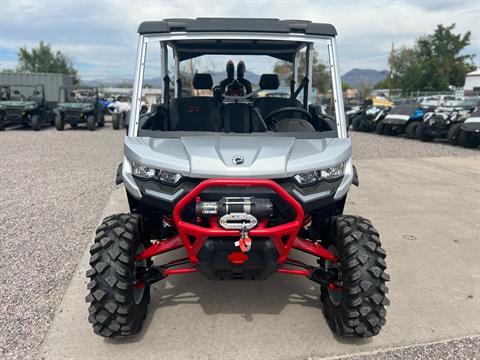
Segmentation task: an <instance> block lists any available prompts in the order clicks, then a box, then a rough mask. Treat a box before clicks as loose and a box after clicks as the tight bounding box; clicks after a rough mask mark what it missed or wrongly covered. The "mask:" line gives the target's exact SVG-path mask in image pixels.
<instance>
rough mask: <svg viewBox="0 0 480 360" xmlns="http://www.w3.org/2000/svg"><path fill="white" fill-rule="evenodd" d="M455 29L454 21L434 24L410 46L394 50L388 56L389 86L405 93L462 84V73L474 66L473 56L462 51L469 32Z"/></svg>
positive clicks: (463, 79)
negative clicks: (431, 29) (458, 31)
mask: <svg viewBox="0 0 480 360" xmlns="http://www.w3.org/2000/svg"><path fill="white" fill-rule="evenodd" d="M454 29H455V24H452V25H450V26H443V25H437V28H436V30H435V31H434V33H433V34H431V35H426V36H423V37H421V38H419V39H417V41H416V43H415V45H414V46H413V47H405V46H404V47H401V48H400V49H398V50H395V51H393V52H392V53H391V54H390V58H389V63H390V67H391V69H392V73H393V76H392V87H393V88H400V89H402V91H403V92H404V93H406V94H407V93H409V92H410V91H414V90H421V91H445V90H448V87H449V85H452V86H456V87H460V86H463V85H464V82H465V75H466V74H467V73H468V72H470V71H472V70H474V69H475V66H474V65H473V57H474V55H469V54H463V51H464V50H465V48H466V47H467V46H468V45H470V36H471V34H470V32H467V33H465V34H463V35H462V34H455V33H454Z"/></svg>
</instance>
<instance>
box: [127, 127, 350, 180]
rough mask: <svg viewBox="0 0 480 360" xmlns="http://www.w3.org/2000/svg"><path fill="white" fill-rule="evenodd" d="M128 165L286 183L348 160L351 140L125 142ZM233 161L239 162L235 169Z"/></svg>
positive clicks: (130, 139)
mask: <svg viewBox="0 0 480 360" xmlns="http://www.w3.org/2000/svg"><path fill="white" fill-rule="evenodd" d="M124 150H125V157H126V159H127V160H129V161H130V162H132V161H133V162H135V163H137V164H141V165H145V166H149V167H153V168H156V169H166V170H170V171H175V172H178V173H181V174H182V175H184V176H188V177H192V178H205V179H206V178H213V177H263V178H270V179H276V178H277V179H278V178H286V177H290V176H293V175H295V174H296V173H299V172H303V171H309V170H314V169H319V168H324V167H328V166H332V165H336V164H339V163H341V162H343V161H347V160H349V159H350V157H351V152H352V151H351V142H350V138H346V139H333V138H332V139H296V138H295V137H266V136H229V135H211V136H185V137H180V138H145V137H143V138H142V137H126V138H125V149H124ZM234 157H241V158H242V159H243V163H242V164H239V165H236V164H234V162H233V158H234Z"/></svg>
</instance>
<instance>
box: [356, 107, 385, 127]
mask: <svg viewBox="0 0 480 360" xmlns="http://www.w3.org/2000/svg"><path fill="white" fill-rule="evenodd" d="M389 111H390V108H388V107H379V106H367V107H364V108H363V111H361V112H360V113H359V114H357V115H356V116H355V117H354V118H353V120H352V126H353V129H354V130H356V131H362V132H372V131H375V129H376V126H377V124H378V122H379V121H381V120H383V119H384V118H385V116H386V115H387V114H388V112H389Z"/></svg>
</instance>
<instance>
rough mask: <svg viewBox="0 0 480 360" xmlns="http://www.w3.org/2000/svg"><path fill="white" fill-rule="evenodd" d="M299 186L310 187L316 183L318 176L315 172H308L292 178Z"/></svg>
mask: <svg viewBox="0 0 480 360" xmlns="http://www.w3.org/2000/svg"><path fill="white" fill-rule="evenodd" d="M293 178H294V179H295V181H296V182H297V183H298V184H299V185H311V184H314V183H316V182H317V180H318V176H317V172H316V171H309V172H304V173H300V174H297V175H295V176H294V177H293Z"/></svg>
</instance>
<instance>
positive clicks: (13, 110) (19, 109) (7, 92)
mask: <svg viewBox="0 0 480 360" xmlns="http://www.w3.org/2000/svg"><path fill="white" fill-rule="evenodd" d="M0 93H1V95H0V131H2V130H5V128H6V127H8V126H15V125H22V126H23V127H31V128H32V129H33V130H36V131H38V130H41V129H42V127H44V126H49V125H51V124H52V123H53V119H54V113H53V109H52V108H51V106H49V104H48V103H47V101H46V100H45V88H44V86H43V85H2V87H1V90H0Z"/></svg>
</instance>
